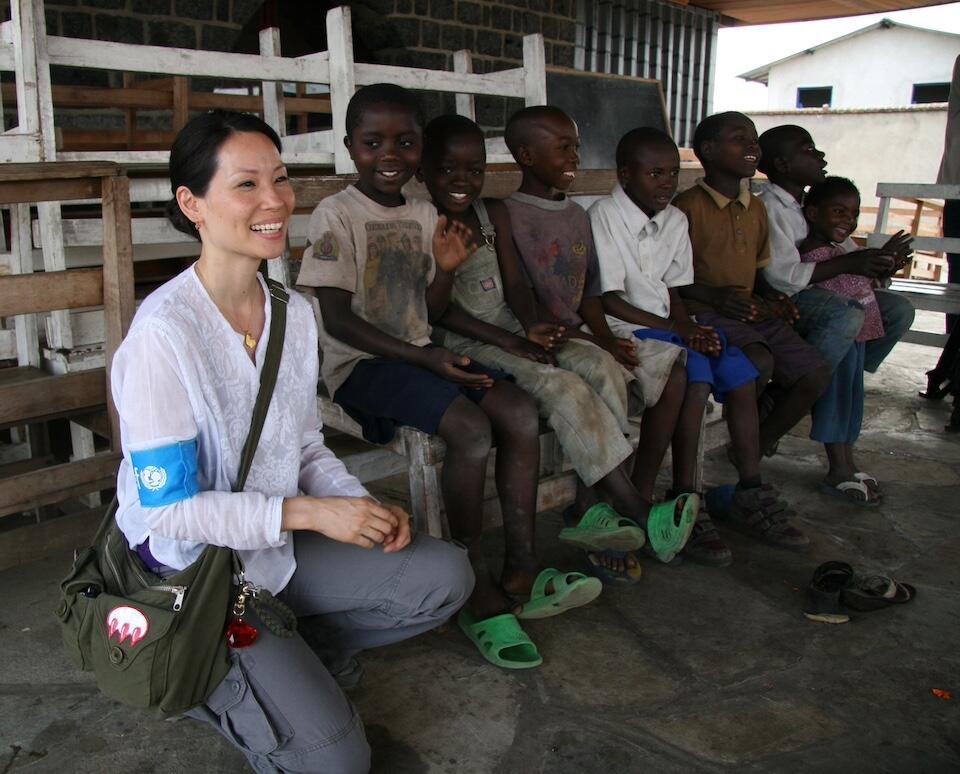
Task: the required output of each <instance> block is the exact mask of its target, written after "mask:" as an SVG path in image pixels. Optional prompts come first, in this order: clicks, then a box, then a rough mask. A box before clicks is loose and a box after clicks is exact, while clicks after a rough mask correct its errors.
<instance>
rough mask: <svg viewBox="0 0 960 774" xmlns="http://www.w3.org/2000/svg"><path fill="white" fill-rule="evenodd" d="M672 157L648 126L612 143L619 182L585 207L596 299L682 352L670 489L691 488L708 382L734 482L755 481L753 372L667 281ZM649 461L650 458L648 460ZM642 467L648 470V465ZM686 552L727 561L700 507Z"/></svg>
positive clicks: (628, 326) (676, 269) (671, 257)
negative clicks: (720, 407) (683, 381)
mask: <svg viewBox="0 0 960 774" xmlns="http://www.w3.org/2000/svg"><path fill="white" fill-rule="evenodd" d="M679 172H680V154H679V152H678V151H677V146H676V145H675V144H674V142H673V140H671V139H670V137H669V136H667V135H666V134H664V133H663V132H661V131H659V130H657V129H650V128H640V129H633V130H631V131H630V132H627V134H625V135H624V136H623V138H621V140H620V142H619V144H618V145H617V175H618V178H619V184H618V185H616V186H614V188H613V192H612V195H611V196H610V197H608V198H606V199H601V200H600V201H598V202H596V203H595V204H594V205H593V206H592V207H591V208H590V225H591V227H592V230H593V238H594V241H595V243H596V249H597V255H598V258H599V262H600V284H601V288H602V291H603V296H602V303H603V307H604V311H605V312H606V313H607V321H608V322H609V325H610V329H611V330H612V331H614V332H615V333H616V334H617V335H619V336H626V335H630V336H635V337H637V338H641V339H645V338H654V339H658V340H661V341H665V342H669V343H671V344H673V345H675V346H677V347H681V348H683V349H685V350H686V356H687V366H686V375H687V389H686V396H685V398H684V402H683V406H682V409H681V412H680V417H679V419H678V421H677V424H676V426H675V428H674V430H673V436H672V438H671V439H670V441H671V442H672V444H673V488H674V490H675V491H680V492H690V491H694V478H695V474H696V455H697V445H698V440H699V434H700V425H701V419H702V417H703V411H704V407H705V405H706V400H707V395H708V394H709V393H710V391H711V389H712V391H713V394H714V397H715V398H716V399H717V400H718V401H720V402H725V403H726V406H727V424H728V426H729V429H730V438H731V441H732V445H733V452H734V456H735V458H736V460H737V467H738V472H739V474H740V481H741V483H742V484H745V485H753V486H756V485H758V483H759V481H760V440H759V429H758V425H759V422H758V418H757V402H756V401H757V398H756V378H757V370H756V369H755V368H754V367H753V365H752V363H751V362H750V360H749V359H748V358H747V357H746V356H745V355H744V354H743V353H742V352H741V351H740V350H739V349H737V348H736V347H731V346H727V345H726V342H725V340H724V337H723V336H722V334H721V333H720V332H718V331H716V330H714V329H713V328H710V327H707V326H702V325H697V324H696V323H695V322H693V321H692V320H691V319H690V317H689V315H688V314H687V311H686V307H685V305H684V303H683V300H682V299H681V298H680V295H679V293H678V291H677V288H679V287H682V286H685V285H690V284H692V283H693V251H692V249H691V246H690V237H689V233H688V227H687V217H686V215H684V214H683V213H682V212H681V211H680V210H678V209H677V208H676V207H674V206H673V205H671V204H670V201H671V200H672V199H673V196H674V194H675V193H676V191H677V181H678V175H679ZM657 466H659V461H658V463H657ZM650 472H652V475H653V476H656V469H654V470H653V471H648V473H650ZM685 552H686V554H687V555H688V556H689V557H690V558H691V559H694V560H696V561H700V562H703V563H705V564H712V565H716V566H723V565H726V564H729V563H730V561H731V555H730V550H729V549H728V548H727V547H726V545H724V543H723V542H722V541H721V539H720V537H719V535H718V533H717V531H716V528H715V527H714V526H713V523H712V522H711V520H710V517H709V516H708V515H707V514H706V512H702V513H701V514H700V517H699V518H698V520H697V523H696V525H695V526H694V531H693V535H692V536H691V537H690V540H689V542H688V543H687V547H686V549H685Z"/></svg>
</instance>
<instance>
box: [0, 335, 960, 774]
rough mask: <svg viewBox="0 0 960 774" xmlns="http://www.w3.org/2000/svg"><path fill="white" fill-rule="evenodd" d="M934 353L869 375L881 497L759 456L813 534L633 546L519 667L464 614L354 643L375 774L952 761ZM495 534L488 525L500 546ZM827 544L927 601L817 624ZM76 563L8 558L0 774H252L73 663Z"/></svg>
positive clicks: (810, 465) (2, 619) (559, 552)
mask: <svg viewBox="0 0 960 774" xmlns="http://www.w3.org/2000/svg"><path fill="white" fill-rule="evenodd" d="M936 354H937V353H936V352H935V351H934V350H931V349H927V348H923V347H916V346H911V345H901V346H898V347H897V349H896V350H895V351H894V353H893V356H892V357H891V359H890V360H889V361H888V362H887V363H886V364H884V366H883V368H882V369H881V370H880V372H879V373H878V374H876V375H873V376H868V377H867V412H866V416H867V421H866V423H865V426H864V431H863V436H862V438H861V441H860V443H859V444H858V447H859V449H860V455H859V457H860V460H861V465H862V467H864V468H865V469H866V470H869V471H871V472H872V473H874V474H876V475H877V476H878V478H879V479H880V480H881V483H882V484H883V486H884V491H885V501H884V503H883V505H882V506H881V507H880V508H878V509H874V510H866V509H862V508H858V507H856V506H854V505H851V504H848V503H845V502H842V501H839V500H836V499H833V498H830V497H827V496H825V495H822V494H820V493H818V492H817V490H816V484H817V482H818V481H819V480H820V479H821V478H822V476H823V473H824V469H825V468H824V463H823V459H822V452H821V449H820V448H819V447H818V446H817V445H816V444H814V443H812V442H811V441H809V440H808V439H807V438H806V434H805V432H806V431H805V429H804V428H803V427H798V428H796V429H795V430H794V431H793V432H792V433H791V434H790V435H789V436H788V437H787V438H786V439H785V440H784V441H783V443H782V444H781V446H780V452H779V453H778V454H777V455H776V456H775V457H773V458H770V459H767V460H765V461H764V474H765V476H766V477H767V478H768V479H770V480H771V481H773V482H774V483H776V485H777V486H778V487H779V488H780V489H781V491H782V493H783V495H784V497H785V498H786V499H787V500H788V501H789V502H790V504H791V506H792V507H793V508H794V509H795V510H796V511H797V512H798V521H799V522H800V523H801V524H802V526H803V528H804V529H805V530H806V531H807V532H808V533H809V535H810V537H811V548H810V550H809V551H807V552H805V553H793V552H787V551H779V550H777V549H775V548H770V547H766V546H761V545H757V544H756V543H754V542H752V541H750V540H749V539H747V538H744V537H742V536H739V535H737V534H736V533H731V532H729V530H724V528H723V525H722V524H721V525H720V530H721V532H722V533H723V534H724V537H725V538H727V539H728V540H729V543H730V545H731V548H732V549H733V552H734V556H735V561H734V564H733V565H732V566H730V567H729V568H725V569H720V570H717V569H711V568H706V567H699V566H696V565H692V564H690V563H685V564H683V565H681V566H680V567H675V568H674V567H665V566H663V565H659V564H657V563H655V562H653V561H651V560H644V575H643V578H642V580H641V581H640V583H639V584H638V585H637V586H636V587H633V588H630V589H618V588H605V590H604V593H603V595H602V596H601V597H600V598H599V599H598V600H597V601H596V602H594V603H592V604H591V605H589V606H588V607H586V608H584V609H581V610H577V611H573V612H571V613H569V614H567V615H564V616H561V617H558V618H554V619H548V620H544V621H534V622H529V623H528V624H526V625H525V628H526V630H527V631H528V633H529V634H530V636H531V637H532V638H533V639H534V640H535V641H536V642H537V644H538V646H539V647H540V650H541V652H542V654H543V657H544V664H543V666H542V667H540V668H539V669H536V670H531V671H529V672H526V673H511V672H507V671H503V670H499V669H497V668H496V667H493V666H491V665H489V664H487V663H486V662H485V661H483V660H482V659H481V657H480V656H479V654H477V652H476V651H475V650H474V648H473V646H472V645H471V644H470V643H469V642H467V640H466V639H465V638H464V637H463V635H462V634H461V633H460V631H459V629H458V628H457V627H456V625H448V626H446V627H445V628H444V629H443V630H441V631H439V632H436V633H431V634H428V635H425V636H423V637H420V638H418V639H416V640H414V641H412V642H408V643H401V644H399V645H396V646H393V647H389V648H383V649H380V650H377V651H372V652H370V653H367V654H365V655H364V656H363V661H364V666H365V671H366V677H365V681H364V683H363V685H362V686H361V688H360V689H359V690H358V691H357V692H356V693H355V694H353V699H354V701H355V702H356V704H357V705H358V708H359V710H360V713H361V715H362V717H363V718H364V720H365V721H366V725H367V734H368V738H369V739H370V743H371V746H372V748H373V751H374V768H373V770H374V771H375V772H380V773H382V774H454V773H456V774H548V773H549V774H575V773H576V774H607V772H613V771H616V772H618V774H619V773H620V772H624V773H626V774H633V773H637V774H640V773H641V772H644V773H645V772H658V773H659V772H666V773H672V772H733V771H736V772H756V773H758V774H759V773H761V772H762V774H768V773H769V772H783V773H784V774H793V773H794V772H796V774H808V772H852V773H855V774H856V773H858V772H869V773H870V774H874V772H890V773H891V774H893V773H896V774H901V773H903V774H913V772H928V773H930V774H939V772H951V773H953V772H957V771H960V649H958V647H957V643H958V642H960V572H958V570H957V567H960V541H958V540H957V538H956V535H957V513H958V502H960V438H958V437H957V436H948V435H945V434H944V433H943V432H942V426H943V424H944V423H945V422H946V421H947V417H948V415H949V406H948V405H945V404H941V403H928V402H925V401H923V400H921V399H919V398H917V397H916V392H917V390H918V389H920V388H922V386H923V382H924V377H923V372H924V371H925V370H927V369H928V368H930V367H932V365H933V362H934V359H935V357H936ZM733 475H734V473H733V470H732V468H731V467H730V466H729V464H728V463H727V461H726V459H725V456H724V454H723V452H722V451H718V452H715V453H713V454H712V455H710V456H709V458H708V460H707V467H706V477H707V481H708V482H709V483H711V484H718V483H727V482H731V481H733ZM664 482H665V479H664ZM388 486H389V487H392V489H390V490H389V491H390V492H391V493H392V494H397V491H396V481H392V482H390V483H389V485H388ZM560 525H561V522H560V517H559V514H557V513H547V514H543V515H542V516H541V518H540V520H539V522H538V535H539V540H540V543H541V546H542V550H543V555H544V560H545V562H546V563H547V564H548V565H550V566H556V567H563V568H570V569H581V568H582V566H583V560H582V555H581V554H580V553H578V552H576V551H573V550H571V549H569V548H568V547H566V546H564V545H563V544H561V543H559V542H558V541H557V540H556V537H555V536H556V533H557V531H558V530H559V528H560ZM501 542H502V536H501V535H500V534H499V533H492V534H490V535H489V543H488V545H489V547H490V550H491V555H493V556H494V557H495V556H496V554H497V552H498V551H500V550H501V548H500V545H501ZM828 559H841V560H844V561H848V562H850V563H851V564H853V565H854V567H855V568H857V569H858V570H862V571H872V572H877V571H885V572H889V573H893V574H895V576H896V577H897V578H899V579H901V580H906V581H909V582H911V583H913V584H914V585H915V586H916V588H917V590H918V594H917V598H916V600H915V601H914V602H912V603H911V604H909V605H906V606H902V607H897V608H891V609H886V610H881V611H877V612H875V613H869V614H867V613H854V614H853V618H852V620H851V622H850V623H849V624H845V625H842V626H829V625H825V624H817V623H813V622H811V621H808V620H807V619H806V618H804V617H803V615H802V614H801V603H802V599H803V589H804V587H805V585H806V583H807V582H808V580H809V578H810V575H811V573H812V571H813V569H814V568H815V567H816V566H817V565H818V564H819V563H820V562H823V561H826V560H828ZM68 560H69V557H68V556H66V555H62V556H58V557H55V558H52V559H50V560H45V561H43V562H37V563H34V564H31V565H28V566H24V567H19V568H16V569H14V570H8V571H5V572H2V573H0V588H3V590H4V594H3V602H2V603H0V641H2V643H3V645H2V647H3V658H2V660H0V665H2V666H0V774H8V773H12V772H24V773H25V774H46V773H49V774H63V773H64V772H70V773H71V774H73V773H74V772H76V773H77V774H88V773H89V774H93V773H94V772H95V773H96V774H101V773H102V772H104V771H111V772H115V771H126V772H137V773H138V774H139V773H140V772H144V773H145V774H151V773H152V772H158V774H159V772H163V773H164V774H170V773H171V772H173V773H174V774H177V773H179V772H191V774H192V773H193V772H205V773H206V772H210V773H211V774H217V773H220V772H223V773H224V774H226V773H227V772H230V773H231V774H232V773H233V772H237V771H243V770H245V762H244V760H243V758H242V756H240V755H239V754H238V753H237V752H236V751H234V750H233V749H232V748H231V747H230V746H229V745H228V744H227V743H226V742H225V741H224V740H222V739H220V738H219V737H217V736H216V735H215V734H213V733H212V732H211V731H210V730H208V728H207V727H205V726H201V725H200V724H197V723H193V722H192V721H188V720H182V721H175V722H159V721H155V720H152V719H149V718H147V717H145V716H143V715H142V714H140V713H137V712H136V711H132V710H127V709H125V708H123V707H121V706H119V705H117V704H116V703H114V702H111V701H109V700H107V699H105V698H103V697H102V696H101V695H100V694H98V693H97V692H96V689H95V687H94V685H93V682H92V679H91V677H90V675H88V674H83V673H78V672H75V671H74V670H72V669H71V668H70V667H69V665H68V664H67V662H66V660H65V659H64V657H63V655H62V653H61V645H60V635H59V631H58V628H57V624H56V623H55V621H54V619H53V617H52V614H51V611H52V609H53V607H54V600H55V599H56V594H57V583H58V581H59V580H60V577H61V576H62V575H63V574H64V571H65V569H66V566H67V563H68ZM934 688H939V689H944V690H948V691H951V692H952V693H953V696H954V698H953V699H952V700H950V701H945V700H943V699H940V698H937V697H936V696H935V695H934V694H933V693H932V689H934Z"/></svg>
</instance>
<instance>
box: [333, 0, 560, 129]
mask: <svg viewBox="0 0 960 774" xmlns="http://www.w3.org/2000/svg"><path fill="white" fill-rule="evenodd" d="M574 6H575V0H502V2H492V1H491V0H363V2H362V3H356V4H354V5H353V6H352V8H353V15H354V37H355V38H360V39H361V40H362V42H363V43H364V48H366V49H367V50H368V51H369V52H370V53H371V60H372V61H375V62H383V63H385V64H397V65H405V66H415V67H430V68H434V69H444V70H449V69H452V68H453V57H452V55H451V52H453V51H457V50H459V49H469V50H471V51H472V52H473V54H474V56H473V69H474V72H478V73H482V72H490V71H493V70H505V69H508V68H511V67H516V66H517V65H518V64H519V63H520V62H521V61H522V59H523V36H524V35H527V34H530V33H534V32H539V33H541V34H542V35H543V37H544V49H545V53H546V60H547V64H548V65H551V64H552V65H559V66H562V67H573V61H574V42H575V37H576V24H575V21H574V19H575V16H574V14H575V7H574ZM371 16H372V17H373V18H365V17H371ZM358 17H359V18H360V19H361V20H365V21H366V22H367V23H360V24H358V23H357V19H358ZM370 22H373V24H372V26H371V24H370ZM381 36H383V37H381ZM365 37H367V38H373V39H371V40H364V38H365ZM377 39H379V40H377ZM380 40H383V41H384V42H383V44H381V43H380ZM424 101H425V103H426V104H425V107H426V109H427V114H428V115H434V114H439V113H441V112H451V111H452V110H453V99H452V97H445V96H443V95H424ZM476 106H477V121H478V123H479V124H480V125H481V126H483V127H485V128H487V129H492V130H497V129H501V128H502V127H503V126H504V124H505V122H506V118H507V116H508V114H509V113H510V112H512V111H513V110H515V109H516V108H518V107H521V106H522V101H520V100H507V99H502V98H496V97H478V98H477V100H476Z"/></svg>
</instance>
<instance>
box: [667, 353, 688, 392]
mask: <svg viewBox="0 0 960 774" xmlns="http://www.w3.org/2000/svg"><path fill="white" fill-rule="evenodd" d="M667 389H669V390H670V391H671V392H672V393H674V394H676V393H681V394H682V393H685V392H686V391H687V367H686V366H685V365H684V364H683V363H681V362H680V360H679V359H677V360H675V361H674V362H673V367H672V368H671V369H670V376H669V377H668V378H667Z"/></svg>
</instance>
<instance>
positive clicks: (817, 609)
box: [803, 562, 853, 624]
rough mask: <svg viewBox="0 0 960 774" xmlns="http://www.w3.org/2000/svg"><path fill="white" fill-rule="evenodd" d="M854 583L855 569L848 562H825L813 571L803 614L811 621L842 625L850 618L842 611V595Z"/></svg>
mask: <svg viewBox="0 0 960 774" xmlns="http://www.w3.org/2000/svg"><path fill="white" fill-rule="evenodd" d="M852 582H853V568H852V567H851V566H850V565H849V564H847V563H846V562H824V563H823V564H821V565H820V566H819V567H817V569H816V570H814V571H813V578H811V579H810V583H809V584H808V585H807V592H806V595H805V597H804V604H803V614H804V615H805V616H806V617H807V618H809V619H810V620H811V621H819V622H820V623H830V624H842V623H847V621H849V620H850V616H849V615H847V614H846V613H844V612H842V611H841V610H840V594H841V593H842V592H843V590H844V589H846V588H847V587H848V586H849V585H850V584H851V583H852Z"/></svg>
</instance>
